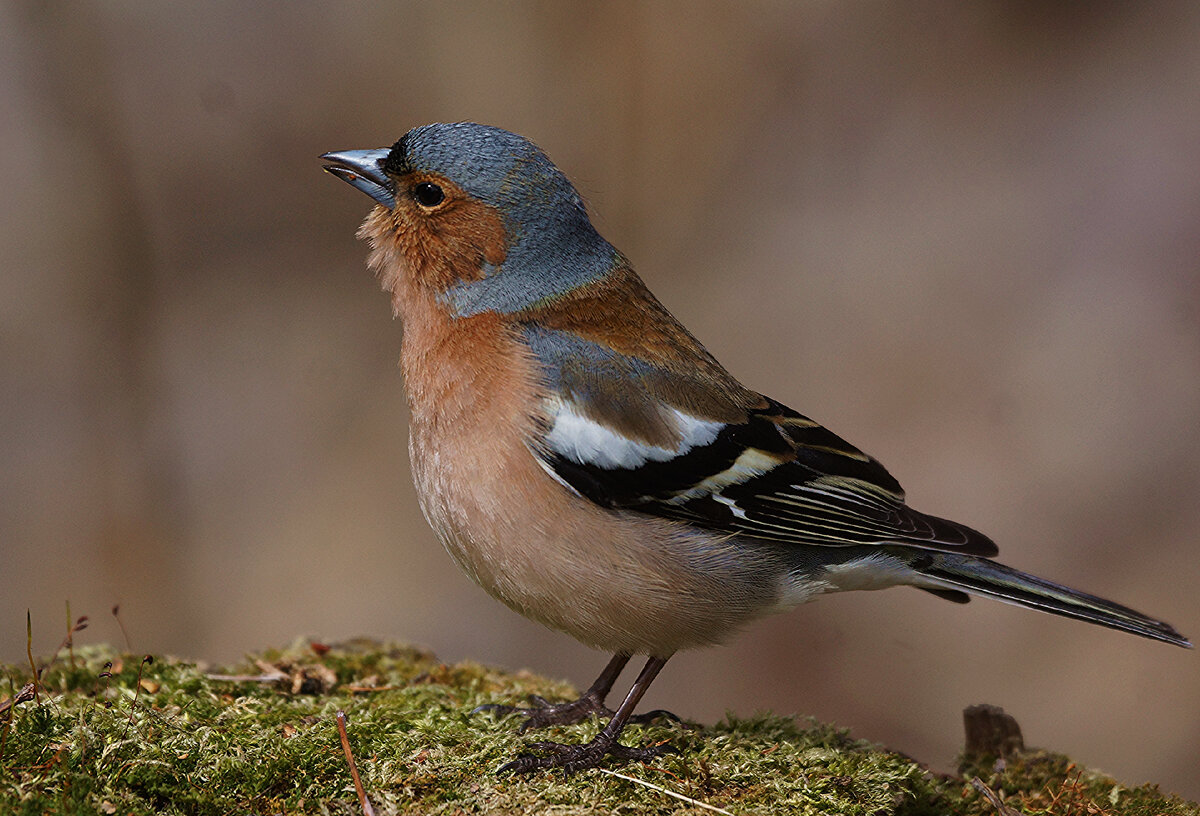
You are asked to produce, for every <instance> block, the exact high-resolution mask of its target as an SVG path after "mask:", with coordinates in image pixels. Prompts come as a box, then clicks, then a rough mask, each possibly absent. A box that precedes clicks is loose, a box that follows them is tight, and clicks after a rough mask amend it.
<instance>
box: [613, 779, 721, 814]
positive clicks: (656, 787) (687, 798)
mask: <svg viewBox="0 0 1200 816" xmlns="http://www.w3.org/2000/svg"><path fill="white" fill-rule="evenodd" d="M597 770H599V771H600V773H606V774H608V775H609V776H615V777H617V778H618V779H624V780H625V781H626V782H634V783H636V784H638V785H644V786H645V787H647V788H650V789H651V790H656V791H658V792H659V793H665V794H666V795H667V796H672V797H674V798H676V799H678V800H680V801H681V802H687V803H688V804H689V805H693V806H695V807H698V808H701V809H703V810H711V811H712V812H713V813H723V814H725V816H733V814H732V813H730V812H729V811H728V810H722V809H721V808H719V807H716V806H715V805H710V804H708V803H707V802H701V801H700V800H699V799H693V798H691V797H690V796H684V795H683V794H682V793H676V792H675V791H673V790H667V789H666V788H664V787H661V786H659V785H655V784H654V783H653V782H647V781H646V780H645V779H638V778H637V777H633V776H626V775H625V774H621V773H617V772H616V771H610V770H608V769H607V768H598V769H597Z"/></svg>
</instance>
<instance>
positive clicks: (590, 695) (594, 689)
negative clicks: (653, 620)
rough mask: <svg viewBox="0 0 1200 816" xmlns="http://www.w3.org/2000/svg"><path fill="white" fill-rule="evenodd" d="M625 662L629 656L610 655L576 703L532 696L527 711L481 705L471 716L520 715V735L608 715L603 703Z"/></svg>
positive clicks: (515, 707) (503, 706)
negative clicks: (484, 713)
mask: <svg viewBox="0 0 1200 816" xmlns="http://www.w3.org/2000/svg"><path fill="white" fill-rule="evenodd" d="M628 662H629V655H627V654H620V653H618V654H615V655H613V657H612V660H610V661H608V665H607V666H605V667H604V671H602V672H600V676H599V677H597V678H596V682H594V683H592V685H591V687H590V688H589V689H588V690H587V691H585V692H584V693H583V694H582V695H580V697H579V699H578V700H571V701H570V702H567V703H551V702H550V701H549V700H547V699H546V698H544V697H540V696H538V695H536V694H532V695H530V697H529V702H530V706H529V707H528V708H520V707H518V706H507V705H496V704H489V705H481V706H479V707H478V708H476V709H475V711H472V712H471V713H472V714H474V713H475V712H478V711H495V712H496V713H497V714H499V715H500V716H502V717H503V716H507V715H509V714H524V715H525V718H526V719H525V722H523V723H522V724H521V729H520V733H522V734H524V733H525V732H526V731H528V730H529V729H530V728H545V727H546V726H548V725H572V724H573V723H577V722H580V721H582V720H586V719H587V718H588V717H590V716H592V715H593V714H612V711H610V710H609V709H608V707H607V706H606V705H604V700H605V698H607V697H608V693H609V691H611V690H612V687H613V683H615V682H616V681H617V677H619V676H620V674H621V670H622V669H624V668H625V664H626V663H628Z"/></svg>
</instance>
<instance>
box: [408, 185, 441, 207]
mask: <svg viewBox="0 0 1200 816" xmlns="http://www.w3.org/2000/svg"><path fill="white" fill-rule="evenodd" d="M413 198H415V199H416V200H417V203H418V204H420V205H421V206H422V207H436V206H437V205H438V204H441V203H442V202H443V201H445V200H446V194H445V193H443V192H442V188H441V187H438V186H437V185H436V184H430V183H429V182H428V181H422V182H421V183H420V184H418V185H417V186H416V187H413Z"/></svg>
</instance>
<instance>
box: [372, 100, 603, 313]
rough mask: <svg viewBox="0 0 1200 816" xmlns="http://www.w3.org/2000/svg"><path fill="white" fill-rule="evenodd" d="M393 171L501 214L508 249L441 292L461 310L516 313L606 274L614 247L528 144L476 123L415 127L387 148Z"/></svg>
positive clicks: (560, 175)
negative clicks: (428, 176) (448, 185)
mask: <svg viewBox="0 0 1200 816" xmlns="http://www.w3.org/2000/svg"><path fill="white" fill-rule="evenodd" d="M384 167H385V168H386V169H387V170H388V172H390V173H391V174H393V175H401V174H403V173H407V172H412V171H423V172H429V173H437V174H439V175H441V176H444V177H445V178H447V179H449V180H450V181H453V182H454V183H455V184H457V185H458V186H459V187H461V188H462V189H463V190H464V191H465V192H467V193H468V194H469V195H471V196H472V197H474V198H477V199H479V200H480V201H482V202H483V203H485V204H490V205H492V206H494V207H496V209H497V210H498V211H499V212H500V214H501V217H502V218H503V220H504V225H505V229H506V231H507V233H508V236H507V237H508V255H507V257H506V258H505V260H504V263H503V264H501V265H500V266H499V267H491V266H489V267H487V268H485V270H484V271H485V277H484V279H483V280H481V281H475V282H471V283H463V284H460V285H459V286H456V287H454V288H453V289H451V290H449V291H448V292H446V294H445V298H446V300H447V302H448V303H449V304H450V305H451V306H452V307H453V308H454V310H455V311H456V312H457V313H459V314H461V315H464V316H465V315H471V314H478V313H479V312H484V311H499V312H515V311H520V310H521V309H524V308H527V307H529V306H532V305H534V304H535V303H537V302H539V301H542V300H545V299H548V298H552V297H554V296H556V295H559V294H562V293H564V292H567V291H570V290H571V289H574V288H576V287H578V286H580V285H582V284H585V283H587V282H588V281H591V280H594V279H596V278H597V277H600V276H601V275H603V274H605V273H607V272H608V271H609V270H610V269H611V268H612V267H613V265H614V263H616V260H617V257H618V255H617V252H616V250H615V249H613V248H612V246H611V245H609V243H608V242H607V241H605V240H604V239H603V238H602V237H600V235H599V233H597V232H596V230H595V228H594V227H592V224H591V221H590V220H589V219H588V215H587V209H586V207H585V206H584V203H583V199H582V198H580V196H579V193H578V192H576V190H575V187H574V186H573V185H572V184H571V182H570V181H569V180H568V179H567V177H566V176H565V175H563V173H562V172H561V171H560V170H559V169H558V168H557V167H555V166H554V163H553V162H551V161H550V159H549V158H547V157H546V154H545V153H543V152H542V150H541V149H540V148H539V147H538V146H537V145H535V144H533V143H532V142H530V141H529V140H527V139H524V138H522V137H520V136H518V135H517V134H515V133H510V132H508V131H507V130H501V129H500V128H495V127H489V126H487V125H478V124H475V123H474V122H456V123H453V124H432V125H423V126H422V127H418V128H413V129H412V130H410V131H409V132H408V133H406V134H405V135H404V136H403V137H401V139H400V141H398V142H396V144H395V145H393V146H392V150H391V152H390V153H389V154H388V157H387V160H386V161H385V163H384Z"/></svg>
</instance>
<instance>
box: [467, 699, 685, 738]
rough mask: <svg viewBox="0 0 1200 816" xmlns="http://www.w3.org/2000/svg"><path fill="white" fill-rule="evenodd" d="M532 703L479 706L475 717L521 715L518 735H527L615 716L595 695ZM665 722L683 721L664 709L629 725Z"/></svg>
mask: <svg viewBox="0 0 1200 816" xmlns="http://www.w3.org/2000/svg"><path fill="white" fill-rule="evenodd" d="M529 703H530V705H529V706H528V707H526V708H522V707H520V706H509V705H500V704H498V703H488V704H486V705H481V706H477V707H476V708H475V709H474V710H472V711H471V713H472V714H477V713H479V712H480V711H491V712H494V713H495V714H496V715H497V716H499V717H507V716H508V715H509V714H521V715H523V716H524V717H525V722H523V723H521V727H520V728H519V729H518V731H517V733H520V734H524V733H525V732H526V731H528V730H530V729H531V728H546V727H548V726H551V725H574V724H575V723H577V722H583V721H584V720H586V719H588V718H589V717H591V716H593V715H595V716H604V717H611V716H612V715H613V711H612V709H611V708H609V707H608V706H606V705H605V704H604V701H603V700H601V699H600V698H599V697H598V696H596V695H594V694H584V695H583V696H582V697H580V698H579V699H578V700H571V701H570V702H566V703H551V702H550V701H549V700H547V699H546V698H545V697H540V696H538V695H537V694H531V695H529ZM661 718H666V719H669V720H671V721H672V722H680V719H679V718H678V717H676V716H675V715H674V714H672V713H671V712H670V711H664V710H663V709H661V708H660V709H656V710H654V711H647V712H646V713H645V714H637V715H635V716H633V717H630V718H629V722H632V723H650V722H654V721H655V720H658V719H661Z"/></svg>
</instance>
